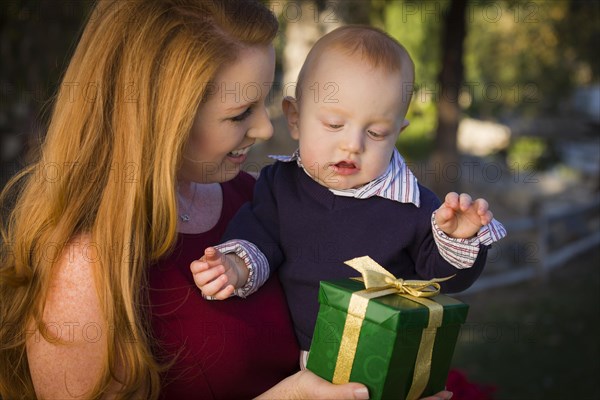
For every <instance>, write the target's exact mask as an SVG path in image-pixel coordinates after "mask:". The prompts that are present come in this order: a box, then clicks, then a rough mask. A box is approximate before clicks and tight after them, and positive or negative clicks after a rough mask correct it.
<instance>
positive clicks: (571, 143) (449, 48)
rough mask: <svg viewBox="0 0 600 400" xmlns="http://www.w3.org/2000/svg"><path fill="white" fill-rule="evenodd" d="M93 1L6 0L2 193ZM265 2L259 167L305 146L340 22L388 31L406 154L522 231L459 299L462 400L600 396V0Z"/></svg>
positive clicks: (435, 182) (252, 162)
mask: <svg viewBox="0 0 600 400" xmlns="http://www.w3.org/2000/svg"><path fill="white" fill-rule="evenodd" d="M120 1H127V0H120ZM149 1H150V0H149ZM91 4H92V2H90V1H86V0H73V1H51V0H47V1H25V0H0V143H1V152H0V157H1V158H0V161H1V167H0V183H1V184H2V186H3V185H4V184H5V182H6V181H7V180H8V179H9V178H10V176H12V175H13V174H14V173H15V172H16V171H17V170H18V169H19V168H21V167H22V166H23V165H25V164H27V163H28V162H30V161H31V160H33V159H34V158H35V155H36V150H37V148H38V144H39V142H40V141H41V140H42V139H43V136H44V130H45V125H46V123H47V117H48V114H49V110H50V108H51V104H52V96H53V94H54V93H55V91H56V89H57V87H58V86H59V85H60V77H61V75H62V73H63V71H64V69H65V67H66V66H67V64H68V60H69V56H70V54H71V52H72V51H73V49H74V46H75V44H76V42H77V38H78V35H79V33H80V29H81V23H82V21H83V19H84V18H85V15H86V14H87V13H88V12H89V10H90V6H91ZM265 4H267V5H268V6H269V7H270V8H271V9H272V10H273V12H274V13H275V14H276V15H277V16H278V18H279V21H280V24H281V27H280V34H279V35H278V36H277V39H276V41H275V45H276V49H277V57H278V62H277V73H276V79H277V83H276V84H275V85H274V88H273V92H272V96H270V97H271V99H272V102H271V106H270V112H271V117H272V120H273V123H274V125H275V128H276V129H275V135H274V137H273V139H272V140H271V141H269V142H267V143H263V144H260V145H258V146H256V149H255V151H254V153H253V154H252V156H251V157H250V158H249V160H248V162H247V165H246V169H247V170H250V171H257V170H258V169H260V168H261V167H262V166H264V165H266V164H268V163H269V162H271V161H270V160H269V159H267V157H266V156H267V155H268V154H281V153H290V152H292V151H293V150H294V149H295V143H294V142H293V141H292V140H291V139H290V138H289V136H288V134H287V132H286V128H285V124H284V123H283V121H282V116H281V111H280V102H281V98H282V96H284V95H292V94H293V87H294V82H295V80H296V77H297V73H298V70H299V67H300V65H301V63H302V61H303V60H304V57H305V55H306V53H307V51H308V49H309V48H310V47H311V45H312V44H313V43H314V41H315V40H317V39H318V38H319V37H320V36H321V35H323V34H324V33H326V32H328V31H330V30H332V29H334V28H336V27H337V26H340V25H342V24H348V23H363V24H370V25H374V26H378V27H380V28H383V29H385V30H386V31H387V32H388V33H389V34H390V35H392V36H393V37H395V38H396V39H398V40H399V41H400V42H401V43H402V44H403V45H404V46H405V47H406V48H407V49H408V51H409V52H410V54H411V55H412V57H413V59H414V60H415V63H416V84H415V88H414V89H415V92H414V96H413V101H412V104H411V107H410V110H409V115H408V119H409V120H410V122H411V124H410V127H409V128H408V129H407V130H406V131H405V132H403V134H402V135H401V136H400V139H399V141H398V148H399V150H400V152H401V153H402V154H403V155H404V156H405V158H406V159H407V161H408V162H409V163H410V165H411V167H412V169H413V171H414V172H415V174H416V175H417V176H418V178H419V179H420V181H421V182H422V183H423V184H425V185H426V186H428V187H430V188H432V189H433V190H434V191H436V193H437V194H438V195H439V196H440V197H442V196H443V195H444V194H445V193H446V192H447V191H449V190H454V191H465V192H468V193H470V194H472V195H473V196H474V197H485V198H486V199H488V201H489V202H490V204H491V208H492V210H493V211H494V213H495V215H496V216H497V218H498V219H500V220H501V221H502V222H503V223H505V225H506V227H507V228H508V231H509V237H508V238H506V239H504V240H503V241H502V242H501V243H499V244H498V245H496V246H494V248H493V249H492V250H491V252H490V257H489V262H488V265H487V267H486V268H487V269H486V271H485V272H484V274H483V275H482V277H481V278H480V280H479V281H478V282H477V283H476V284H475V285H474V286H473V287H472V288H471V289H470V290H469V291H467V292H466V293H463V294H460V295H457V297H459V298H461V299H462V300H464V301H465V302H467V303H469V304H470V305H471V315H470V317H469V320H468V323H467V324H466V325H465V327H464V328H463V331H462V332H463V333H462V334H461V338H460V340H459V343H458V345H457V349H456V353H455V358H454V367H455V369H454V372H453V373H454V375H453V379H454V381H453V383H452V384H453V385H454V387H455V388H456V389H455V397H454V398H464V399H542V398H543V399H570V398H576V399H588V398H589V399H597V398H600V385H598V383H597V378H596V376H597V374H598V373H599V372H600V346H599V344H598V339H597V338H598V337H600V335H599V334H600V323H599V322H598V321H599V318H598V317H600V289H599V288H600V283H599V273H598V269H597V267H596V264H597V263H598V260H599V244H600V230H599V229H598V228H599V227H600V201H599V190H600V133H599V128H600V58H599V57H598V55H597V54H598V53H597V47H598V43H600V2H597V1H485V0H481V1H450V0H446V1H425V2H416V1H400V0H390V1H387V0H364V1H363V0H353V1H341V0H340V1H308V0H307V1H286V0H279V1H265ZM80 84H81V85H82V86H80V88H81V89H82V90H84V89H85V88H84V86H85V85H84V83H80ZM440 110H443V111H444V112H442V113H441V112H440ZM399 229H401V227H399ZM457 382H458V383H457ZM461 388H462V389H461ZM460 390H462V392H460Z"/></svg>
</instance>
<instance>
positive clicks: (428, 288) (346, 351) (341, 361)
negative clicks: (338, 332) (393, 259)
mask: <svg viewBox="0 0 600 400" xmlns="http://www.w3.org/2000/svg"><path fill="white" fill-rule="evenodd" d="M345 263H346V264H347V265H349V266H351V267H352V268H354V269H356V270H357V271H359V272H360V273H361V274H362V276H363V280H364V284H365V287H366V289H365V290H361V291H358V292H355V293H353V294H352V296H351V298H350V304H349V305H348V316H347V317H346V323H345V325H344V330H343V333H342V340H341V342H340V350H339V352H338V357H337V361H336V366H335V370H334V373H333V379H332V382H333V383H346V382H349V379H350V373H351V371H352V364H353V363H354V356H355V354H356V348H357V345H358V338H359V336H360V330H361V326H362V323H363V320H364V318H365V316H366V313H367V306H368V303H369V300H370V299H374V298H377V297H382V296H386V295H388V294H394V293H395V294H399V295H401V296H404V297H407V298H408V299H410V300H412V301H415V302H417V303H420V304H422V305H424V306H426V307H427V308H428V309H429V322H428V324H427V327H426V328H425V331H427V332H423V334H422V336H421V343H420V345H419V351H418V354H417V360H416V361H415V372H414V374H413V380H412V384H411V387H410V390H409V393H408V394H407V396H406V399H407V400H413V399H418V398H419V397H420V395H421V393H423V390H425V387H426V385H427V382H428V381H429V372H430V369H431V357H432V353H433V344H434V342H435V333H436V330H437V328H438V327H440V326H441V325H442V315H443V310H444V309H443V307H442V306H441V305H440V304H438V303H436V302H434V301H431V300H428V299H424V298H423V297H433V296H435V295H437V294H438V293H439V292H440V284H439V282H443V281H446V280H448V279H450V278H452V277H453V276H454V275H452V276H448V277H446V278H435V279H431V280H428V281H420V280H404V279H399V278H396V277H395V276H394V275H393V274H391V273H390V272H388V271H387V270H386V269H385V268H383V267H382V266H381V265H379V264H377V262H375V260H373V259H372V258H371V257H369V256H364V257H358V258H354V259H352V260H349V261H346V262H345Z"/></svg>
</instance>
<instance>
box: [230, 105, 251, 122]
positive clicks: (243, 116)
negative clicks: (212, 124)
mask: <svg viewBox="0 0 600 400" xmlns="http://www.w3.org/2000/svg"><path fill="white" fill-rule="evenodd" d="M250 114H252V107H248V108H246V110H244V112H243V113H241V114H240V115H236V116H235V117H232V118H230V120H231V121H233V122H240V121H243V120H245V119H246V118H248V117H249V116H250Z"/></svg>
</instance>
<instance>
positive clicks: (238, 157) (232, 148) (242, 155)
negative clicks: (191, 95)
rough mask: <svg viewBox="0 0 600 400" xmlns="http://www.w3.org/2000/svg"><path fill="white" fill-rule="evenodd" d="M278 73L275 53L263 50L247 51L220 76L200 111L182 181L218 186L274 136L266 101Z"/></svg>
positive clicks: (264, 48) (186, 157) (187, 151)
mask: <svg viewBox="0 0 600 400" xmlns="http://www.w3.org/2000/svg"><path fill="white" fill-rule="evenodd" d="M274 73H275V50H274V48H273V46H265V47H250V48H246V49H243V50H242V51H241V52H240V54H239V57H238V59H237V60H236V61H235V62H234V63H232V64H230V65H227V66H226V67H225V68H223V70H222V71H220V72H219V73H218V74H217V76H216V78H215V81H214V83H213V84H211V85H210V86H209V87H208V88H207V91H208V93H209V95H208V97H207V99H206V100H205V101H203V102H202V103H201V104H200V106H199V108H198V113H197V114H196V119H195V120H194V124H193V126H192V131H191V132H190V138H189V140H188V143H187V145H186V147H185V149H184V151H183V163H182V167H181V169H180V171H179V179H183V180H189V181H194V182H200V183H215V182H225V181H228V180H230V179H233V178H234V177H235V176H236V175H237V174H238V173H239V171H240V168H241V165H242V163H243V162H244V161H245V160H246V154H247V153H248V150H249V149H250V147H251V146H252V145H253V144H254V143H255V142H256V140H257V139H263V140H266V139H269V138H270V137H271V136H272V135H273V126H272V125H271V121H270V120H269V115H268V113H267V109H266V104H265V102H266V99H267V96H268V94H269V91H270V89H271V85H272V84H273V76H274Z"/></svg>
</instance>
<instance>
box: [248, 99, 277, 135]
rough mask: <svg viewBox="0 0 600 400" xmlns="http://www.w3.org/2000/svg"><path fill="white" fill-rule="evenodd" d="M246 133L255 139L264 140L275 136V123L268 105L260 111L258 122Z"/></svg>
mask: <svg viewBox="0 0 600 400" xmlns="http://www.w3.org/2000/svg"><path fill="white" fill-rule="evenodd" d="M246 135H247V136H248V137H251V138H253V139H262V140H268V139H270V138H271V136H273V124H272V123H271V119H270V118H269V112H268V110H267V108H266V107H264V108H263V109H262V111H260V115H258V116H257V119H256V124H255V125H254V126H253V127H251V128H250V130H249V131H248V133H247V134H246Z"/></svg>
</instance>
